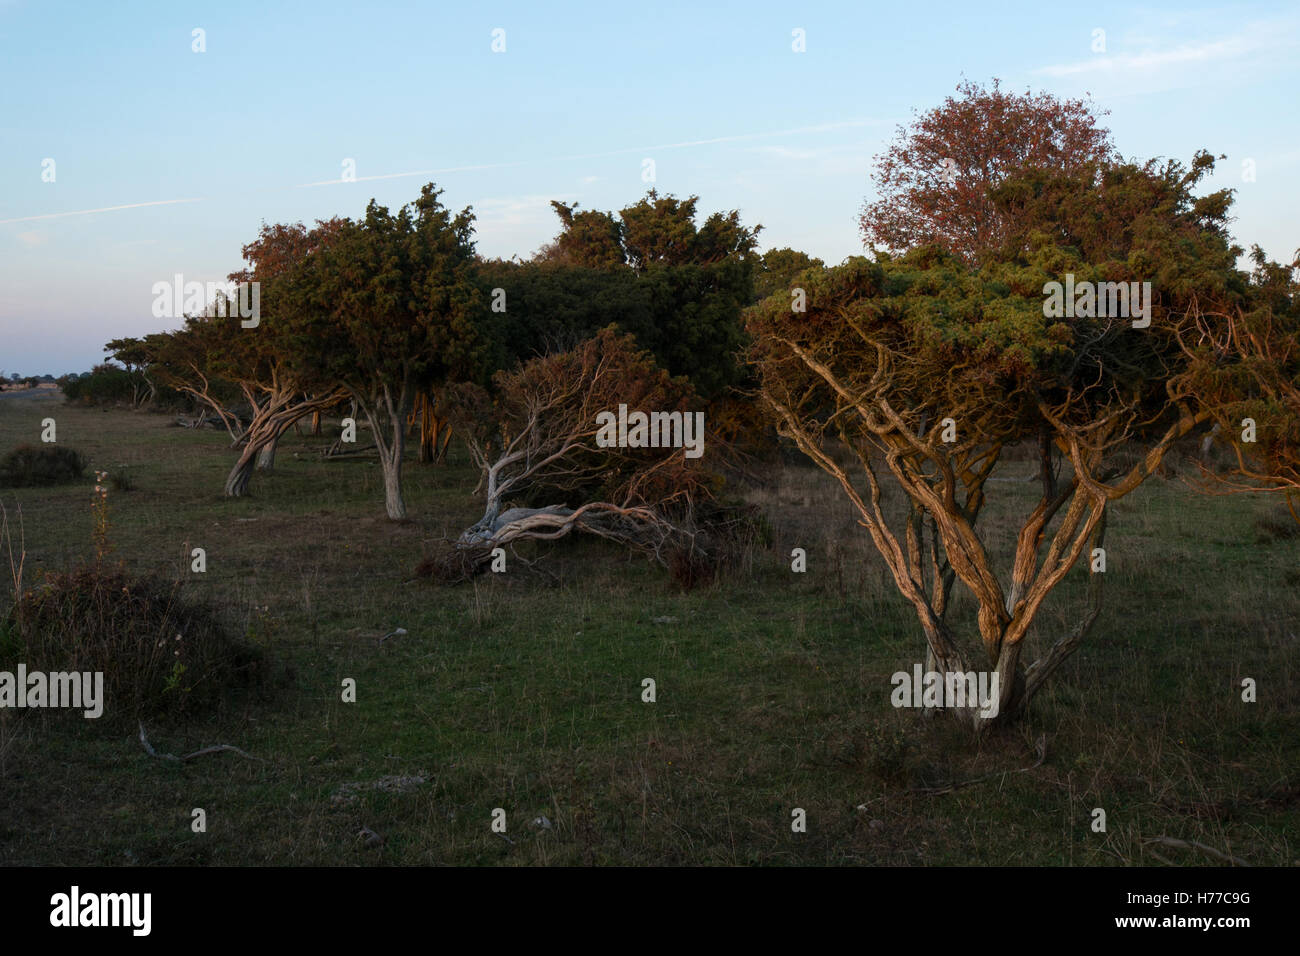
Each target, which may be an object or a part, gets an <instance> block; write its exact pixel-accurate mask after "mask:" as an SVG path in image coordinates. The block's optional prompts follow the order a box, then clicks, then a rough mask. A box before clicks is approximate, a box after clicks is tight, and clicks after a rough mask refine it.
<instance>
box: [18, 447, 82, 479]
mask: <svg viewBox="0 0 1300 956" xmlns="http://www.w3.org/2000/svg"><path fill="white" fill-rule="evenodd" d="M85 470H86V459H85V457H84V456H82V455H81V454H80V453H78V452H75V451H73V450H72V449H71V448H65V447H62V446H59V445H25V444H24V445H19V446H18V447H17V448H15V449H14V450H13V451H11V452H9V454H7V455H5V457H4V458H3V459H0V487H9V488H34V487H39V486H42V485H58V484H62V483H64V482H68V481H76V480H78V479H79V478H80V477H81V476H82V475H83V474H84V473H85Z"/></svg>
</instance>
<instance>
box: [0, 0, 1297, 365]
mask: <svg viewBox="0 0 1300 956" xmlns="http://www.w3.org/2000/svg"><path fill="white" fill-rule="evenodd" d="M196 28H198V29H202V30H203V31H204V43H205V46H206V49H205V51H204V52H202V53H196V52H194V50H193V45H194V39H193V31H194V30H195V29H196ZM497 28H500V29H503V30H504V31H505V34H504V38H505V51H504V52H501V53H494V52H493V51H492V43H493V36H492V31H493V30H494V29H497ZM795 29H802V30H803V31H804V35H805V38H806V39H805V45H806V50H805V52H802V53H796V52H795V51H794V50H793V49H792V44H793V42H794V41H793V38H792V31H794V30H795ZM1098 29H1101V30H1104V31H1105V52H1095V51H1094V50H1093V49H1092V47H1093V45H1094V31H1095V30H1098ZM1298 47H1300V6H1297V5H1296V4H1294V3H1238V4H1231V5H1205V6H1188V5H1186V4H1176V5H1174V4H1170V5H1163V4H1158V5H1150V6H1133V5H1131V4H1112V3H1097V4H1077V3H1076V4H1069V5H1050V4H1043V3H1041V2H1038V3H1014V2H1010V3H1006V2H1004V3H998V4H987V5H984V4H972V3H969V2H964V0H963V2H957V3H948V2H934V0H930V2H927V3H924V4H900V3H887V4H879V3H864V2H860V0H859V2H846V3H807V2H799V3H755V2H746V3H734V4H721V3H719V4H705V3H698V2H696V3H681V4H677V3H666V2H661V0H656V2H653V3H639V4H610V3H609V2H608V0H602V2H596V3H572V4H560V3H520V4H503V3H496V4H491V3H485V4H443V3H384V2H370V3H346V4H342V3H334V2H330V0H316V2H310V3H274V2H269V0H263V2H257V3H245V2H237V0H222V2H220V3H216V2H208V3H184V2H171V3H161V2H160V3H144V2H131V0H124V2H120V3H118V2H114V3H96V2H83V3H59V2H46V3H41V2H36V0H0V183H3V184H4V188H3V191H0V247H2V248H3V255H2V256H0V369H4V370H5V371H6V372H15V371H16V372H21V373H23V374H40V373H46V372H48V373H51V374H55V375H58V374H61V373H63V372H68V371H81V370H84V369H87V368H89V367H90V365H91V364H93V363H94V362H96V361H99V360H100V359H101V358H102V355H103V349H102V346H103V343H104V342H105V341H107V340H108V339H110V338H115V337H117V336H121V335H141V334H144V333H146V332H150V331H156V330H159V329H161V328H171V327H175V326H176V325H177V324H178V323H177V322H176V321H174V320H168V319H156V318H154V317H153V315H152V314H151V309H150V306H151V304H152V302H153V293H152V291H151V290H152V286H153V284H154V283H155V282H159V281H170V280H171V278H172V276H173V275H174V274H176V273H181V274H182V275H184V277H185V279H186V280H198V281H217V280H221V279H223V278H224V276H225V275H226V273H228V272H230V271H232V270H234V269H237V268H239V267H240V265H241V257H240V251H239V250H240V247H241V246H242V245H244V244H245V243H247V242H248V241H250V240H251V239H252V238H253V237H254V236H255V235H256V234H257V231H258V228H259V226H260V224H261V222H262V221H266V222H286V221H288V222H297V221H305V222H311V221H313V220H315V219H317V218H324V217H328V216H333V215H347V216H359V215H361V214H362V212H363V211H364V208H365V205H366V202H367V201H368V200H369V199H370V198H371V197H374V198H376V199H378V200H379V201H380V202H381V203H383V204H385V205H388V206H390V207H394V208H395V207H398V206H400V205H402V204H403V203H405V202H408V201H410V200H412V199H414V198H415V197H416V196H417V195H418V194H419V189H420V186H421V185H422V184H423V183H424V182H427V181H430V180H432V181H435V182H437V183H438V184H439V185H440V186H442V187H443V188H444V189H445V190H446V192H445V194H444V196H443V201H444V202H445V203H446V204H447V205H449V206H451V207H453V208H456V209H459V208H462V207H464V206H466V205H472V206H473V207H474V210H475V213H476V214H477V217H478V231H477V240H478V248H479V251H480V252H482V253H483V254H485V255H492V256H496V255H500V256H506V257H508V256H511V255H519V256H527V255H529V254H530V253H532V252H533V251H534V250H536V249H537V247H538V246H540V245H541V244H542V243H544V242H546V241H548V240H549V239H551V238H553V236H554V235H555V233H556V231H557V221H556V219H555V216H554V213H553V212H552V211H551V209H550V208H549V206H548V202H549V201H550V200H552V199H560V200H564V201H568V202H573V201H576V202H578V203H580V204H581V206H582V207H583V208H597V209H617V208H620V207H622V206H625V205H627V204H629V203H631V202H634V201H635V200H636V199H638V198H639V197H640V196H641V195H643V194H644V192H645V190H646V188H648V184H647V183H645V182H643V180H642V169H643V160H645V159H652V160H654V163H655V183H654V185H655V186H656V187H657V188H658V189H659V190H660V191H661V192H670V193H673V194H676V195H678V196H686V195H691V194H698V195H699V196H700V209H701V211H702V212H704V213H708V212H712V211H714V210H718V209H723V210H725V209H733V208H735V209H739V210H740V211H741V215H742V220H743V221H744V222H745V223H747V224H755V223H761V224H762V225H763V226H764V231H763V233H762V236H761V238H762V240H763V248H776V247H781V246H793V247H795V248H798V249H802V250H804V251H807V252H809V253H811V254H813V255H816V256H820V257H822V258H823V259H826V260H827V261H829V262H838V261H840V260H841V259H843V258H844V257H845V256H849V255H854V254H858V253H860V252H861V251H862V241H861V237H860V235H859V232H858V229H857V224H856V218H857V213H858V210H859V208H860V206H861V204H862V202H863V200H864V199H865V198H868V197H870V196H871V182H870V178H869V173H870V167H871V162H872V158H873V157H874V156H875V155H877V154H878V153H880V152H881V150H882V149H883V148H884V147H885V146H886V145H887V144H888V142H889V141H890V139H892V137H893V135H894V132H895V129H896V127H897V126H898V125H899V124H900V123H904V122H906V121H907V120H908V119H910V117H911V115H912V111H913V110H921V111H924V110H926V109H929V108H930V107H932V106H935V105H938V104H939V103H940V102H942V100H943V98H944V97H945V96H947V95H948V94H950V93H952V92H953V91H954V89H955V87H956V85H957V84H958V82H960V81H961V80H962V79H963V78H968V79H971V80H975V81H979V82H985V83H987V82H989V81H991V80H992V78H993V77H998V78H1000V79H1001V80H1002V82H1003V85H1004V86H1005V87H1009V88H1011V89H1014V90H1017V91H1023V90H1025V89H1026V88H1031V89H1033V90H1035V91H1037V90H1047V91H1049V92H1051V93H1054V94H1056V95H1058V96H1063V97H1064V96H1069V97H1074V96H1082V95H1084V94H1085V93H1091V95H1092V98H1093V100H1094V102H1095V104H1096V106H1097V107H1098V108H1099V109H1104V110H1109V115H1108V116H1106V117H1104V120H1103V122H1104V123H1105V124H1106V125H1107V126H1109V127H1110V129H1111V130H1112V131H1113V134H1114V139H1115V142H1116V145H1117V146H1118V148H1119V149H1120V151H1121V152H1122V153H1123V154H1124V155H1125V156H1129V157H1135V158H1143V159H1144V158H1148V157H1151V156H1168V157H1174V158H1178V159H1181V160H1184V161H1186V160H1188V159H1190V158H1191V156H1192V155H1193V153H1194V152H1195V151H1196V150H1197V149H1198V148H1207V149H1210V150H1212V151H1213V152H1214V153H1215V154H1216V155H1217V154H1226V155H1227V157H1228V158H1227V160H1226V161H1224V162H1223V163H1221V164H1220V167H1219V170H1218V174H1217V177H1216V181H1215V182H1214V183H1213V184H1212V185H1213V186H1215V187H1217V186H1223V185H1226V186H1232V187H1234V188H1236V189H1237V190H1238V194H1237V203H1236V205H1235V207H1234V208H1235V215H1236V216H1237V222H1236V223H1235V224H1234V230H1235V234H1236V236H1237V239H1238V241H1240V242H1242V243H1243V244H1244V245H1247V246H1248V245H1249V244H1250V243H1253V242H1258V243H1260V244H1261V245H1263V246H1264V248H1265V250H1266V251H1268V252H1269V253H1270V255H1272V256H1273V257H1275V258H1279V259H1286V260H1288V261H1289V259H1290V257H1291V255H1292V254H1293V253H1294V252H1295V250H1296V249H1297V247H1300V225H1298V224H1297V223H1298V221H1300V199H1297V190H1296V188H1295V181H1296V177H1297V175H1300V132H1297V124H1296V107H1295V96H1296V93H1295V91H1296V89H1297V88H1298V87H1300V84H1298V83H1297V74H1298V73H1300V66H1298V65H1297V64H1300V58H1298V57H1297V52H1298V49H1297V48H1298ZM46 159H53V160H54V181H53V182H43V181H42V169H43V162H44V160H46ZM349 159H351V160H353V161H354V162H355V175H356V181H354V182H342V181H340V180H341V178H342V176H343V169H344V166H343V164H344V162H345V161H346V160H349ZM1245 160H1251V161H1253V163H1254V170H1255V173H1254V181H1247V179H1246V178H1245V177H1244V176H1243V166H1242V164H1243V161H1245ZM110 207H126V208H110Z"/></svg>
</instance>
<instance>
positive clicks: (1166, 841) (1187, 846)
mask: <svg viewBox="0 0 1300 956" xmlns="http://www.w3.org/2000/svg"><path fill="white" fill-rule="evenodd" d="M1142 842H1143V843H1160V844H1163V845H1164V846H1172V847H1175V848H1177V849H1180V850H1200V851H1201V852H1202V853H1208V854H1209V855H1210V856H1212V857H1214V858H1215V859H1217V860H1226V861H1227V862H1228V863H1231V864H1232V865H1233V866H1250V865H1251V864H1249V863H1247V862H1246V861H1245V860H1243V859H1241V858H1240V857H1235V856H1232V855H1231V854H1229V853H1224V852H1223V851H1222V850H1216V849H1215V848H1214V847H1212V846H1206V845H1205V844H1204V843H1197V842H1196V841H1195V840H1180V839H1178V838H1177V837H1169V836H1158V837H1147V838H1146V839H1144V840H1143V841H1142ZM1151 855H1152V856H1157V854H1156V853H1154V852H1152V854H1151ZM1157 858H1159V857H1157Z"/></svg>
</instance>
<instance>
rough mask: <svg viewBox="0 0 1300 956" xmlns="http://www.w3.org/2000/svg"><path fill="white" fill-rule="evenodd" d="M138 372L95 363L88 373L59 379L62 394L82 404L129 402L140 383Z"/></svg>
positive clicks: (69, 399)
mask: <svg viewBox="0 0 1300 956" xmlns="http://www.w3.org/2000/svg"><path fill="white" fill-rule="evenodd" d="M142 381H143V380H142V378H141V376H140V373H139V372H128V371H127V370H126V369H124V368H118V367H117V366H115V365H97V366H95V370H94V371H93V372H91V373H90V374H89V375H83V376H75V375H65V376H64V377H63V378H61V379H59V385H60V387H61V388H62V389H63V394H64V396H66V397H67V399H68V401H70V402H80V403H81V404H83V405H111V404H116V403H117V402H125V403H126V404H128V405H129V404H131V403H132V402H133V401H134V400H135V397H136V390H137V389H138V388H140V386H141V384H142Z"/></svg>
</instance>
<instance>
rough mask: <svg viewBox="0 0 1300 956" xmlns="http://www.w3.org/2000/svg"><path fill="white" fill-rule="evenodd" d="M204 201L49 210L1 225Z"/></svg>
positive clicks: (164, 200) (167, 201)
mask: <svg viewBox="0 0 1300 956" xmlns="http://www.w3.org/2000/svg"><path fill="white" fill-rule="evenodd" d="M186 202H203V200H202V199H156V200H154V201H153V202H132V203H126V204H125V205H122V206H101V207H100V208H98V209H78V210H75V211H74V212H47V213H44V214H43V215H40V216H18V217H17V218H15V219H0V226H4V225H8V224H9V223H11V222H35V221H36V220H37V219H62V218H63V217H64V216H91V215H94V214H95V213H97V212H117V211H118V210H119V209H142V208H144V207H145V206H174V205H176V204H177V203H186Z"/></svg>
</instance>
